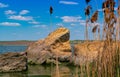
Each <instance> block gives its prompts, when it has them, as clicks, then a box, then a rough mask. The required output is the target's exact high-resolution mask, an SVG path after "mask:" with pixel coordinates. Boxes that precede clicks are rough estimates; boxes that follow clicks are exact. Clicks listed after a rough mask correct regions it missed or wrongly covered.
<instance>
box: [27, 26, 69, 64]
mask: <svg viewBox="0 0 120 77" xmlns="http://www.w3.org/2000/svg"><path fill="white" fill-rule="evenodd" d="M69 38H70V32H69V30H68V29H66V28H58V29H57V30H55V31H54V32H52V33H50V34H49V35H48V36H47V37H46V38H45V39H44V40H39V41H37V42H35V43H33V44H31V45H30V46H29V47H28V49H27V50H26V52H27V57H28V62H29V63H35V64H42V63H44V62H45V61H46V60H48V59H55V58H56V56H57V57H58V60H59V61H68V60H69V57H70V56H71V46H70V43H69Z"/></svg>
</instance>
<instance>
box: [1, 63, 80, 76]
mask: <svg viewBox="0 0 120 77" xmlns="http://www.w3.org/2000/svg"><path fill="white" fill-rule="evenodd" d="M28 67H29V69H28V71H27V72H19V73H0V77H79V75H78V72H79V71H78V69H79V68H78V67H71V66H64V65H59V66H58V65H52V66H51V65H29V66H28Z"/></svg>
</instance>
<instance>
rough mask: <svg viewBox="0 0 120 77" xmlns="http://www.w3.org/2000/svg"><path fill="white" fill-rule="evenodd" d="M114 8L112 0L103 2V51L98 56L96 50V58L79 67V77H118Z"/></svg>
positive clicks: (119, 52)
mask: <svg viewBox="0 0 120 77" xmlns="http://www.w3.org/2000/svg"><path fill="white" fill-rule="evenodd" d="M114 6H115V2H114V0H105V2H104V3H103V9H104V20H105V21H104V22H105V23H104V24H105V25H104V31H103V32H104V36H105V37H104V38H105V40H104V46H103V51H102V53H101V54H100V53H99V51H100V50H98V53H99V54H98V57H97V59H96V60H94V61H93V62H92V63H88V62H86V64H84V65H80V77H120V48H119V47H120V46H119V45H120V44H119V39H117V40H116V39H115V38H118V37H119V36H118V34H117V33H119V32H115V31H118V30H115V27H114V24H115V23H116V17H115V14H114ZM108 15H109V16H108ZM92 19H93V18H92ZM118 23H119V22H118ZM116 26H119V25H116ZM93 32H94V33H95V31H93Z"/></svg>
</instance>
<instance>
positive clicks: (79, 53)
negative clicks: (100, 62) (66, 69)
mask: <svg viewBox="0 0 120 77" xmlns="http://www.w3.org/2000/svg"><path fill="white" fill-rule="evenodd" d="M103 47H104V42H100V41H94V42H84V43H81V44H76V45H75V46H74V57H73V60H74V63H75V65H80V64H85V63H87V62H92V61H93V60H97V57H98V55H99V57H100V55H101V54H102V51H103Z"/></svg>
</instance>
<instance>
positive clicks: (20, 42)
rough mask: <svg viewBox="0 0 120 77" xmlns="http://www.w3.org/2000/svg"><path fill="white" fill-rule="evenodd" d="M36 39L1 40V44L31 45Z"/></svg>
mask: <svg viewBox="0 0 120 77" xmlns="http://www.w3.org/2000/svg"><path fill="white" fill-rule="evenodd" d="M34 42H35V41H0V45H27V46H28V45H30V44H32V43H34Z"/></svg>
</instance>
